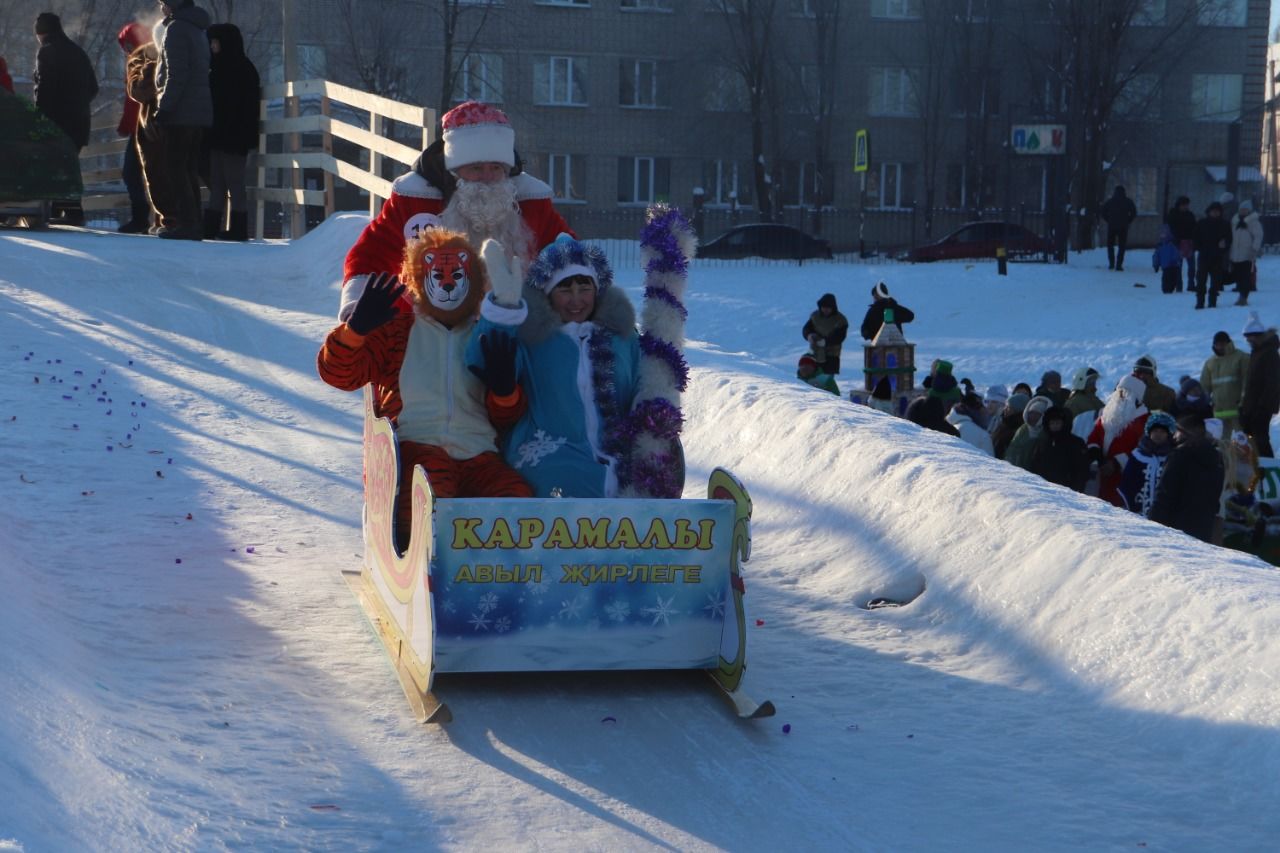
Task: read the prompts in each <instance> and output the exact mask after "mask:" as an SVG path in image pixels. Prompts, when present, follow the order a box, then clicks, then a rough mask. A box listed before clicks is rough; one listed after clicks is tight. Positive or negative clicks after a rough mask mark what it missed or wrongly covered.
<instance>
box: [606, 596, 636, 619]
mask: <svg viewBox="0 0 1280 853" xmlns="http://www.w3.org/2000/svg"><path fill="white" fill-rule="evenodd" d="M604 612H605V615H606V616H608V617H609V618H610V619H612V620H613V621H614V622H626V621H627V617H628V616H630V615H631V605H630V604H628V603H627V602H625V601H621V600H619V599H616V598H615V599H614V600H613V601H610V602H609V603H608V604H606V605H605V606H604Z"/></svg>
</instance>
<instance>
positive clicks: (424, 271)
mask: <svg viewBox="0 0 1280 853" xmlns="http://www.w3.org/2000/svg"><path fill="white" fill-rule="evenodd" d="M400 279H401V281H403V282H404V283H405V286H406V287H407V288H408V291H409V294H410V296H411V297H412V299H413V303H414V307H415V309H416V310H417V311H419V312H420V313H422V314H424V315H425V316H427V317H431V318H432V319H434V320H437V321H439V322H440V323H443V324H444V325H446V326H454V325H455V324H457V323H460V322H462V321H463V320H466V319H469V318H471V317H474V316H475V315H476V313H477V311H478V310H479V308H480V300H481V299H483V298H484V294H485V292H486V291H487V290H488V289H489V276H488V274H487V273H486V272H485V268H484V262H483V261H481V260H480V253H479V252H477V251H476V250H475V249H474V248H473V247H472V246H471V244H470V243H468V242H467V240H466V238H465V237H463V236H462V235H461V234H458V233H457V232H454V231H446V230H444V229H442V228H428V229H426V230H424V231H423V232H422V233H421V234H420V235H419V236H418V237H416V238H414V239H413V240H410V241H409V242H408V243H407V244H406V245H405V250H404V264H403V265H402V267H401V269H400Z"/></svg>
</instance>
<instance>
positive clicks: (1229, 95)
mask: <svg viewBox="0 0 1280 853" xmlns="http://www.w3.org/2000/svg"><path fill="white" fill-rule="evenodd" d="M1243 89H1244V76H1243V75H1241V74H1192V75H1191V118H1193V119H1195V120H1196V121H1228V122H1230V121H1235V120H1236V119H1238V118H1240V98H1241V94H1242V92H1243Z"/></svg>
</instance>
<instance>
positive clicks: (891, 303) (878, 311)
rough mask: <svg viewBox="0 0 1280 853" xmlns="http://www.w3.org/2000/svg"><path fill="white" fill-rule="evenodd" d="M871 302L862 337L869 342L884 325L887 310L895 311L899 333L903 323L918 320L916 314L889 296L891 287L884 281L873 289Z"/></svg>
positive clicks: (863, 321) (863, 319) (863, 323)
mask: <svg viewBox="0 0 1280 853" xmlns="http://www.w3.org/2000/svg"><path fill="white" fill-rule="evenodd" d="M871 300H872V302H871V305H870V306H868V307H867V315H866V316H865V317H863V318H862V337H863V338H864V339H866V340H868V341H869V340H873V339H874V338H875V336H876V333H877V332H879V331H880V327H881V326H883V325H884V312H885V309H887V308H892V309H893V322H894V324H895V325H897V327H898V331H899V332H901V331H902V324H903V323H910V322H911V321H912V320H914V319H915V318H916V315H915V312H913V311H912V310H911V309H910V308H907V307H906V306H904V305H899V304H898V300H896V299H894V298H893V297H892V296H890V295H889V286H888V285H887V284H885V283H884V282H883V281H882V282H880V283H878V284H877V285H876V286H875V287H873V288H871Z"/></svg>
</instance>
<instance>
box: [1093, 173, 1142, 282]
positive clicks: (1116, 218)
mask: <svg viewBox="0 0 1280 853" xmlns="http://www.w3.org/2000/svg"><path fill="white" fill-rule="evenodd" d="M1101 213H1102V220H1103V221H1104V222H1106V223H1107V267H1108V268H1110V269H1113V270H1116V271H1117V272H1118V271H1120V270H1123V269H1124V250H1125V249H1126V248H1127V247H1128V245H1129V226H1130V225H1131V224H1132V223H1133V220H1135V219H1137V218H1138V208H1136V207H1134V204H1133V199H1131V198H1129V196H1128V195H1126V194H1125V191H1124V187H1116V188H1115V192H1113V193H1112V194H1111V198H1109V199H1107V201H1106V203H1104V204H1103V205H1102V210H1101ZM1117 247H1118V248H1117Z"/></svg>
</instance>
